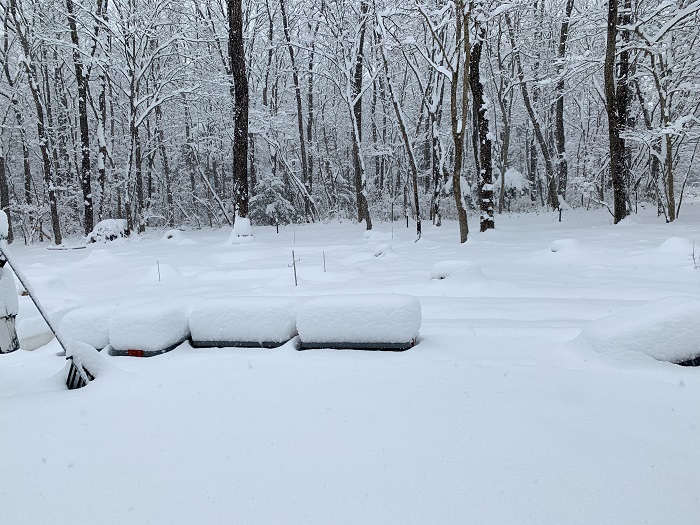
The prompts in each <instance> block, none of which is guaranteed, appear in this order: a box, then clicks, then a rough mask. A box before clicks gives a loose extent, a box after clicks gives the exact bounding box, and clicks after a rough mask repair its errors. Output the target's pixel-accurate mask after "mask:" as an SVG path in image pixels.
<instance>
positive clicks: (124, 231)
mask: <svg viewBox="0 0 700 525" xmlns="http://www.w3.org/2000/svg"><path fill="white" fill-rule="evenodd" d="M130 233H131V232H130V231H129V228H128V227H127V223H126V219H105V220H103V221H100V222H98V223H97V225H96V226H95V227H94V228H93V230H92V231H91V232H90V233H89V234H88V235H87V237H85V242H88V243H92V242H102V243H105V242H109V241H114V240H116V239H120V238H124V237H128V236H129V234H130Z"/></svg>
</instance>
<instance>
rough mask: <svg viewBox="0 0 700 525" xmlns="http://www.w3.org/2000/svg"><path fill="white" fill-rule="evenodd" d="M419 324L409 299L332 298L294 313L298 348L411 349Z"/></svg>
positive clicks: (417, 306)
mask: <svg viewBox="0 0 700 525" xmlns="http://www.w3.org/2000/svg"><path fill="white" fill-rule="evenodd" d="M420 324H421V308H420V302H419V301H418V299H416V298H415V297H411V296H409V295H393V294H376V295H333V296H324V297H317V298H314V299H309V300H307V301H305V302H304V303H303V304H302V305H301V306H300V307H299V310H298V312H297V330H298V331H299V337H300V338H301V341H302V347H307V348H312V347H317V346H321V345H325V344H327V345H329V346H331V347H332V346H334V344H342V345H343V346H348V345H356V346H357V348H363V347H381V345H382V344H388V345H392V344H398V345H404V347H409V346H411V345H412V344H413V343H414V342H415V339H416V337H417V336H418V330H419V329H420Z"/></svg>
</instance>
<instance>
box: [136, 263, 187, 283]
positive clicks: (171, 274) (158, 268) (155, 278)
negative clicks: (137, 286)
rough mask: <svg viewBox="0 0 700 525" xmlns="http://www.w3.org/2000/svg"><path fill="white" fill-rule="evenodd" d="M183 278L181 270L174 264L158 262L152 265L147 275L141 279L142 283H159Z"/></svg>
mask: <svg viewBox="0 0 700 525" xmlns="http://www.w3.org/2000/svg"><path fill="white" fill-rule="evenodd" d="M181 278H182V274H181V273H180V270H178V269H177V268H175V267H174V266H173V265H172V264H168V263H157V264H154V265H153V266H151V267H150V268H149V269H148V272H146V275H145V276H144V277H143V278H142V279H141V282H142V283H159V282H163V281H176V280H178V279H181Z"/></svg>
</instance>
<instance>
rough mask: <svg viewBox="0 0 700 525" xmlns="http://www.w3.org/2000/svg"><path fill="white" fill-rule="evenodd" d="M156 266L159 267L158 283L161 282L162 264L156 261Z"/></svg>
mask: <svg viewBox="0 0 700 525" xmlns="http://www.w3.org/2000/svg"><path fill="white" fill-rule="evenodd" d="M156 266H158V282H160V263H159V262H158V261H156Z"/></svg>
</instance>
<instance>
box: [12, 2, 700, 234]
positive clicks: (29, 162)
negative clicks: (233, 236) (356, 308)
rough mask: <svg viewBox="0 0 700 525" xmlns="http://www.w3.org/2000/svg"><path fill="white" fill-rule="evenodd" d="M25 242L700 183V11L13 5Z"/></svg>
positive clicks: (18, 183) (522, 206)
mask: <svg viewBox="0 0 700 525" xmlns="http://www.w3.org/2000/svg"><path fill="white" fill-rule="evenodd" d="M0 7H1V9H2V17H3V19H2V43H1V44H0V49H1V50H0V62H1V64H2V72H1V73H0V95H1V96H0V119H1V125H0V206H1V207H2V209H4V210H5V211H6V212H8V216H9V217H10V220H11V232H10V241H11V240H13V239H14V240H15V241H22V242H24V243H27V244H29V243H33V242H37V241H43V240H50V241H52V242H54V243H55V244H59V245H60V244H62V243H63V239H64V237H65V238H67V237H70V236H84V235H86V234H88V233H89V232H91V231H92V230H93V228H94V227H95V225H96V224H97V223H98V222H99V221H102V220H104V219H125V220H126V223H127V226H128V229H129V230H130V231H131V232H135V233H139V232H143V231H145V229H146V228H147V227H164V228H176V227H185V228H201V227H225V226H233V224H234V222H235V221H236V219H239V220H240V219H241V218H243V219H250V221H251V222H252V224H253V225H256V224H257V225H280V224H290V223H301V222H323V221H328V220H351V221H357V222H358V223H363V224H364V226H365V227H366V228H367V229H371V228H372V224H373V221H375V222H376V221H395V220H402V221H404V220H405V221H406V223H408V222H409V221H410V222H411V224H413V225H414V226H415V228H416V234H417V236H418V238H420V234H421V224H422V222H431V223H432V224H435V225H440V224H441V222H442V221H443V220H458V221H459V226H460V228H459V239H455V241H457V240H459V241H460V242H464V241H466V240H467V237H468V235H469V231H470V228H471V229H472V230H481V231H486V230H488V229H491V228H493V227H494V225H495V224H496V223H497V221H498V216H499V214H501V213H504V212H512V211H518V212H521V211H522V212H527V211H538V210H541V209H549V210H560V211H562V210H563V211H564V212H565V210H568V209H570V208H575V207H585V208H592V207H595V208H601V207H603V208H607V210H608V211H609V212H610V216H611V219H612V220H613V221H614V222H615V223H617V222H619V221H621V220H623V219H624V218H625V217H626V216H627V215H628V214H630V213H632V212H634V211H635V209H636V208H637V206H639V205H640V203H648V204H650V205H651V206H653V207H655V208H656V209H657V210H658V215H659V221H666V222H672V221H674V220H676V218H677V217H678V215H679V213H681V211H682V204H683V199H684V197H685V198H686V199H688V198H689V197H690V196H692V194H693V191H694V189H695V186H696V185H697V184H698V182H700V181H699V180H698V178H699V177H700V173H699V172H698V163H697V161H696V154H697V152H698V151H697V150H698V144H699V141H698V139H699V137H700V133H699V131H698V130H699V129H700V128H699V126H698V124H700V122H699V121H698V118H699V117H700V46H698V45H697V44H698V38H699V37H700V31H698V22H700V0H695V1H691V0H664V1H658V0H608V1H602V0H513V1H512V2H500V1H493V0H452V1H449V2H441V1H433V0H418V1H413V0H399V1H393V2H387V1H385V0H316V1H308V0H245V1H242V0H194V1H189V0H94V1H90V2H85V1H82V0H2V1H0Z"/></svg>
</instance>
